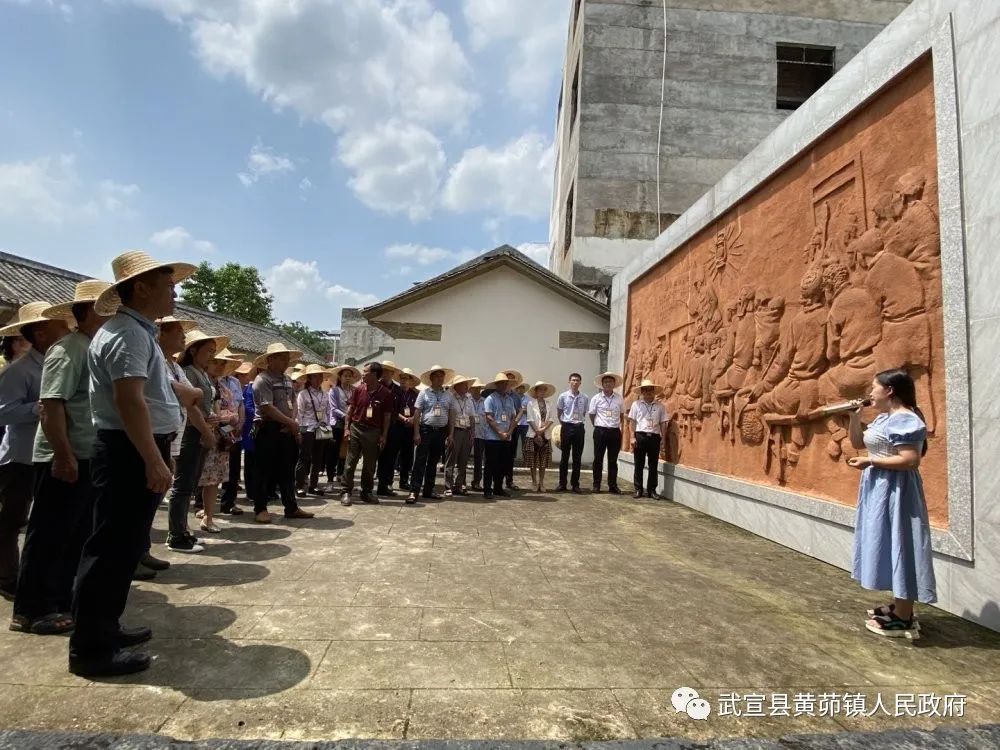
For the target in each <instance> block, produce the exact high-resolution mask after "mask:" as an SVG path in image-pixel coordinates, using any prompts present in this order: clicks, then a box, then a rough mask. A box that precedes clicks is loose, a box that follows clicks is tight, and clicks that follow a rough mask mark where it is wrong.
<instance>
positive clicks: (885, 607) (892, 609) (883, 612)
mask: <svg viewBox="0 0 1000 750" xmlns="http://www.w3.org/2000/svg"><path fill="white" fill-rule="evenodd" d="M867 614H868V617H869V619H871V618H873V617H892V616H893V615H895V614H896V605H895V604H892V603H890V604H880V605H879V606H877V607H875V608H874V609H869V610H868V612H867ZM913 627H915V628H916V629H917V630H920V623H919V622H918V621H917V613H916V612H914V613H913Z"/></svg>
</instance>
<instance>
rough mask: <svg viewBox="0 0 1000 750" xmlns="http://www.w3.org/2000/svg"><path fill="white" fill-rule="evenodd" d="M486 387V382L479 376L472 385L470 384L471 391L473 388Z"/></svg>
mask: <svg viewBox="0 0 1000 750" xmlns="http://www.w3.org/2000/svg"><path fill="white" fill-rule="evenodd" d="M485 387H486V383H484V382H483V381H482V380H480V379H479V378H476V379H475V380H473V381H472V385H470V386H469V390H470V391H471V390H472V389H473V388H479V389H483V388H485Z"/></svg>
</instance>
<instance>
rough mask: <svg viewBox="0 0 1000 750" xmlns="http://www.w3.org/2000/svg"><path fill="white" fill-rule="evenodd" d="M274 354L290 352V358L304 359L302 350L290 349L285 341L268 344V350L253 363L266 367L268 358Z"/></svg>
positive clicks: (262, 367)
mask: <svg viewBox="0 0 1000 750" xmlns="http://www.w3.org/2000/svg"><path fill="white" fill-rule="evenodd" d="M273 354H288V355H289V358H290V360H291V361H293V362H294V361H295V360H297V359H302V352H300V351H297V350H295V349H289V348H288V347H287V346H285V345H284V344H283V343H281V342H278V343H275V344H268V345H267V350H266V351H265V352H264V353H263V354H261V355H260V356H259V357H257V359H255V360H254V361H253V363H254V364H255V365H257V367H259V368H261V369H264V368H265V367H267V358H268V357H270V356H271V355H273Z"/></svg>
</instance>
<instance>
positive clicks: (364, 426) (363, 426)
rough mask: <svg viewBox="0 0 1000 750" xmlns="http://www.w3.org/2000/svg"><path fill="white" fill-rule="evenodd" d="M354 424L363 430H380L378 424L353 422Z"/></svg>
mask: <svg viewBox="0 0 1000 750" xmlns="http://www.w3.org/2000/svg"><path fill="white" fill-rule="evenodd" d="M351 424H352V425H357V426H358V427H360V428H361V429H363V430H378V429H380V428H379V426H378V425H377V424H368V423H367V422H351Z"/></svg>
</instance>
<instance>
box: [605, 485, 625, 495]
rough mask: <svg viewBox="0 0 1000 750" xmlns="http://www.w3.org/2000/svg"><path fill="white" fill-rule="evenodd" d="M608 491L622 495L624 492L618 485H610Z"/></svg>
mask: <svg viewBox="0 0 1000 750" xmlns="http://www.w3.org/2000/svg"><path fill="white" fill-rule="evenodd" d="M608 492H610V493H611V494H612V495H620V494H622V491H621V490H620V489H618V488H617V487H608Z"/></svg>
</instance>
